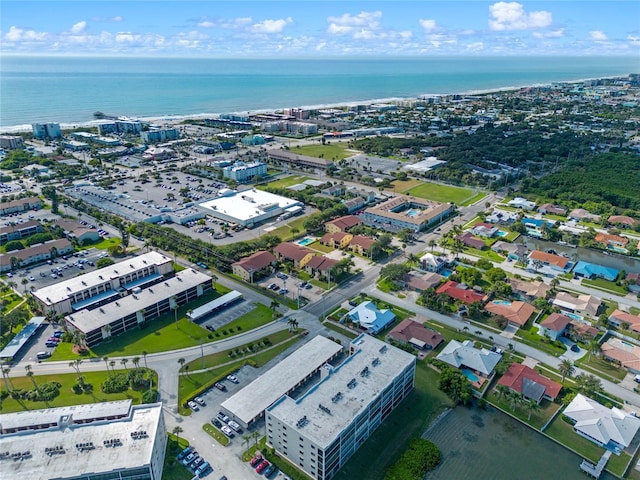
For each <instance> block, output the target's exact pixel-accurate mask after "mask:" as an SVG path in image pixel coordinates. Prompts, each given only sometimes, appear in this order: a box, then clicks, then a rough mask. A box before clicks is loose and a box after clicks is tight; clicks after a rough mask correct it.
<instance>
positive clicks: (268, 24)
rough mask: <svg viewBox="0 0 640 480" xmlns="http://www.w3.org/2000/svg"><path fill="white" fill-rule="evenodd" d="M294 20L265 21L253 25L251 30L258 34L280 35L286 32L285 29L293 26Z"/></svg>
mask: <svg viewBox="0 0 640 480" xmlns="http://www.w3.org/2000/svg"><path fill="white" fill-rule="evenodd" d="M292 22H293V19H292V18H291V17H287V18H280V19H278V20H269V19H267V20H263V21H262V22H258V23H255V24H253V26H252V27H251V29H252V30H253V31H254V32H257V33H280V32H282V30H284V27H286V26H287V25H289V24H291V23H292Z"/></svg>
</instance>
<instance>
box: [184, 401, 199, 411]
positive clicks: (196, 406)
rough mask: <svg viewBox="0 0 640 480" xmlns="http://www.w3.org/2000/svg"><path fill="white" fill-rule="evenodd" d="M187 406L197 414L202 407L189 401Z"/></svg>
mask: <svg viewBox="0 0 640 480" xmlns="http://www.w3.org/2000/svg"><path fill="white" fill-rule="evenodd" d="M187 405H189V408H190V409H191V410H193V411H194V412H197V411H198V410H200V407H198V404H197V403H196V402H192V401H189V402H187Z"/></svg>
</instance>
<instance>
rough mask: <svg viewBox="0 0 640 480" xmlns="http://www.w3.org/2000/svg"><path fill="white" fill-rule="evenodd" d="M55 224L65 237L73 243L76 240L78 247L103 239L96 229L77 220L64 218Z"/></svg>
mask: <svg viewBox="0 0 640 480" xmlns="http://www.w3.org/2000/svg"><path fill="white" fill-rule="evenodd" d="M55 224H56V225H57V226H58V227H60V228H61V229H62V231H63V232H64V235H65V237H67V238H68V239H69V240H71V241H74V240H75V241H76V242H77V243H78V245H87V244H89V243H94V242H99V241H100V240H101V239H102V237H101V236H100V234H99V233H98V231H97V230H96V229H95V228H89V227H87V226H85V225H82V224H81V223H80V222H77V221H76V220H68V219H66V218H62V219H60V220H57V221H56V223H55Z"/></svg>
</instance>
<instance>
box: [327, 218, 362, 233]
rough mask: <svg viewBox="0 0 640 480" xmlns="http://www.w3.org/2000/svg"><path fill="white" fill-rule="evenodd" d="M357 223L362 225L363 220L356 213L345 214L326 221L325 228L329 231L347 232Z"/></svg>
mask: <svg viewBox="0 0 640 480" xmlns="http://www.w3.org/2000/svg"><path fill="white" fill-rule="evenodd" d="M356 225H362V220H360V219H359V218H358V217H356V216H355V215H345V216H344V217H339V218H336V219H335V220H331V221H329V222H327V223H325V224H324V229H325V230H326V231H327V232H328V233H336V232H346V231H348V230H349V229H350V228H353V227H355V226H356Z"/></svg>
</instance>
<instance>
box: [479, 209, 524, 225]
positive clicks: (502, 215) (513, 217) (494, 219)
mask: <svg viewBox="0 0 640 480" xmlns="http://www.w3.org/2000/svg"><path fill="white" fill-rule="evenodd" d="M517 220H518V214H517V213H514V212H508V211H506V210H494V211H493V213H492V214H491V215H488V216H487V217H486V218H485V222H487V223H496V224H498V225H511V224H512V223H515V222H516V221H517Z"/></svg>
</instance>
